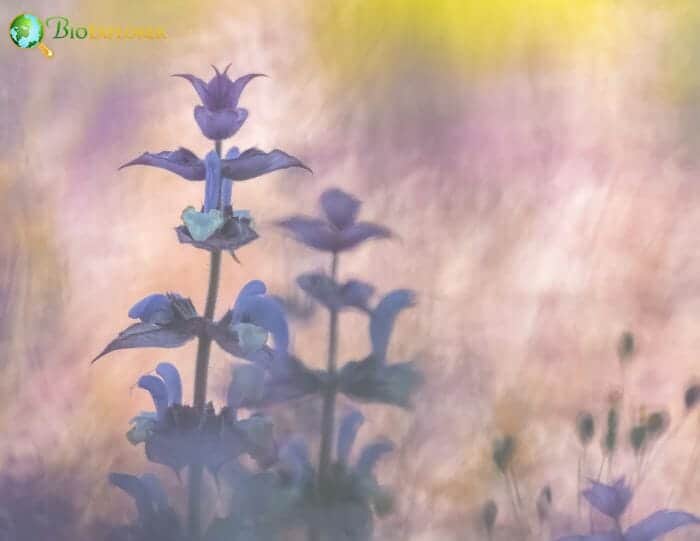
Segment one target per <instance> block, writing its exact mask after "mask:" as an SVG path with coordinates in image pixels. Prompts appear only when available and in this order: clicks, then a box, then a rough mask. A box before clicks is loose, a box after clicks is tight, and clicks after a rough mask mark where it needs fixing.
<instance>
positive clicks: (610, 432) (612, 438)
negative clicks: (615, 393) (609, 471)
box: [603, 407, 619, 453]
mask: <svg viewBox="0 0 700 541" xmlns="http://www.w3.org/2000/svg"><path fill="white" fill-rule="evenodd" d="M618 424H619V415H618V413H617V409H616V408H614V407H612V408H610V410H609V411H608V429H607V431H606V433H605V438H604V440H603V448H604V450H605V452H606V453H612V452H614V451H615V447H616V446H617V429H618Z"/></svg>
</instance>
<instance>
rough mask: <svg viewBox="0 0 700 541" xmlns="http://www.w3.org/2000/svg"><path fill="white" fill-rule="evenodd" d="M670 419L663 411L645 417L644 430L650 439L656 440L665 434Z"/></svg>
mask: <svg viewBox="0 0 700 541" xmlns="http://www.w3.org/2000/svg"><path fill="white" fill-rule="evenodd" d="M669 423H670V418H669V416H668V413H666V412H665V411H655V412H654V413H652V414H651V415H649V417H647V422H646V428H647V434H648V435H649V437H650V438H656V437H658V436H660V435H661V434H663V433H664V432H666V429H667V428H668V425H669Z"/></svg>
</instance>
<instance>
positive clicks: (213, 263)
mask: <svg viewBox="0 0 700 541" xmlns="http://www.w3.org/2000/svg"><path fill="white" fill-rule="evenodd" d="M215 148H216V152H217V154H218V155H219V156H221V141H216V147H215ZM220 275H221V252H220V251H215V252H212V253H211V257H210V263H209V286H208V288H207V300H206V303H205V305H204V318H205V319H207V320H213V319H214V311H215V309H216V300H217V297H218V294H219V278H220ZM210 351H211V338H209V337H208V336H206V335H204V334H201V335H200V336H199V340H198V343H197V358H196V364H195V376H194V397H193V400H192V403H193V406H194V408H195V409H196V410H198V411H199V412H200V413H201V412H203V411H204V404H205V403H206V400H207V377H208V372H209V353H210ZM202 479H203V469H202V466H198V465H191V466H190V475H189V490H188V519H189V520H188V528H189V534H190V538H191V539H192V540H193V541H197V540H199V539H200V538H201V534H202Z"/></svg>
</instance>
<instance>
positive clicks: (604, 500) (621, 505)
mask: <svg viewBox="0 0 700 541" xmlns="http://www.w3.org/2000/svg"><path fill="white" fill-rule="evenodd" d="M590 483H591V486H590V487H589V488H587V489H586V490H584V491H583V497H584V498H586V500H588V503H589V504H591V506H593V507H594V508H596V509H597V510H598V511H600V512H601V513H603V514H604V515H607V516H609V517H610V518H613V519H617V518H620V516H622V514H623V513H624V512H625V509H627V505H628V504H629V503H630V500H631V499H632V490H631V489H630V487H629V486H628V485H627V484H626V483H625V478H624V477H621V478H619V479H618V480H617V481H615V482H614V483H613V484H612V485H605V484H603V483H599V482H597V481H594V480H592V479H591V480H590Z"/></svg>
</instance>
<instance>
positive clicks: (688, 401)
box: [685, 384, 700, 410]
mask: <svg viewBox="0 0 700 541" xmlns="http://www.w3.org/2000/svg"><path fill="white" fill-rule="evenodd" d="M698 401H700V385H697V384H694V385H691V386H690V387H688V388H687V389H686V390H685V409H687V410H692V409H693V408H694V407H695V406H696V405H697V404H698Z"/></svg>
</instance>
